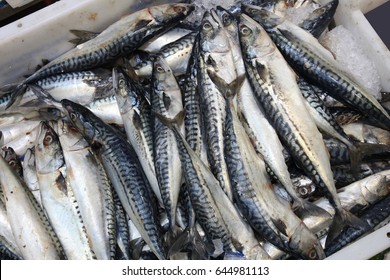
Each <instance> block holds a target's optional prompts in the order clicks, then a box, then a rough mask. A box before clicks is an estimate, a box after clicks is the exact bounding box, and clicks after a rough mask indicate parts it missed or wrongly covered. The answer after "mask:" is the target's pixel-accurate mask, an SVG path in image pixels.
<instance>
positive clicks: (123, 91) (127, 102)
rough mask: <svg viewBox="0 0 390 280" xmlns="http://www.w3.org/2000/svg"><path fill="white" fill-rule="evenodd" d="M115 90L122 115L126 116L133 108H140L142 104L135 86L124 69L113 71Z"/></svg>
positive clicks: (116, 68)
mask: <svg viewBox="0 0 390 280" xmlns="http://www.w3.org/2000/svg"><path fill="white" fill-rule="evenodd" d="M112 77H113V79H112V80H113V89H114V93H115V97H116V101H117V103H118V107H119V111H120V113H121V114H126V113H128V112H129V111H130V110H132V109H133V108H139V107H140V104H139V103H140V102H139V98H138V96H137V93H136V92H135V88H134V86H132V82H131V81H130V78H129V77H128V76H127V74H126V73H125V72H124V70H123V69H122V68H119V67H115V68H114V69H113V70H112Z"/></svg>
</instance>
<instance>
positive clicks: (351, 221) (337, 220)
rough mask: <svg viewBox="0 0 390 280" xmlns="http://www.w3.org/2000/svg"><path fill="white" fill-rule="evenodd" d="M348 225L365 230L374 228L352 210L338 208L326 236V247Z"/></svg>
mask: <svg viewBox="0 0 390 280" xmlns="http://www.w3.org/2000/svg"><path fill="white" fill-rule="evenodd" d="M347 226H349V227H352V228H355V229H361V230H363V231H364V232H367V231H370V230H372V228H371V227H370V225H369V224H368V223H367V222H365V221H363V220H361V219H359V218H358V217H356V216H355V215H353V214H352V213H351V212H348V211H347V210H344V209H341V211H340V210H336V214H335V216H334V217H333V222H332V224H331V225H330V227H329V231H328V235H327V237H326V242H325V248H326V247H328V246H329V244H331V242H332V241H334V240H335V239H336V238H337V237H338V236H339V234H340V233H341V232H342V231H343V230H344V229H345V227H347Z"/></svg>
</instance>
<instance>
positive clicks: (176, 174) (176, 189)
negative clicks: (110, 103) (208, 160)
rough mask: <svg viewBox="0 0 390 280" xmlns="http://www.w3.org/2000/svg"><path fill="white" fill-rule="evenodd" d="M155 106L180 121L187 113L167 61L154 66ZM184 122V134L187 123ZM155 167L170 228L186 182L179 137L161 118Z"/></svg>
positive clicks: (156, 130)
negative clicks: (180, 154)
mask: <svg viewBox="0 0 390 280" xmlns="http://www.w3.org/2000/svg"><path fill="white" fill-rule="evenodd" d="M152 80H153V81H152V85H153V88H152V93H151V104H152V109H153V111H154V112H155V113H157V114H159V115H160V116H163V117H165V118H167V119H178V118H180V116H181V115H182V113H183V103H182V97H181V90H180V87H179V85H178V83H177V81H176V78H175V77H174V75H173V73H172V70H171V69H170V67H169V66H168V64H167V63H166V61H165V60H163V59H162V58H159V59H157V60H156V61H155V62H154V65H153V78H152ZM180 122H181V125H180V127H181V131H183V132H184V124H183V123H182V120H181V121H180ZM153 135H154V166H155V170H156V176H157V180H158V182H159V186H160V192H161V197H162V200H163V202H164V208H165V211H166V212H167V215H168V219H169V223H170V227H171V228H173V226H174V225H175V220H176V218H175V217H176V207H177V201H178V198H179V193H180V186H181V181H182V167H181V163H180V157H179V149H178V147H177V143H176V141H175V135H174V134H173V132H172V131H171V130H170V129H169V128H168V127H166V126H165V125H164V124H163V123H162V122H161V121H160V119H159V118H158V117H155V119H154V128H153Z"/></svg>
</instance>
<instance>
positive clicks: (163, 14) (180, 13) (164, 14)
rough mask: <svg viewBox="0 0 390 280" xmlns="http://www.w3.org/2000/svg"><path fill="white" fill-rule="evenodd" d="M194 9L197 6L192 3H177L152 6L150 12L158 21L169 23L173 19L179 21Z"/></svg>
mask: <svg viewBox="0 0 390 280" xmlns="http://www.w3.org/2000/svg"><path fill="white" fill-rule="evenodd" d="M194 9H195V6H194V5H192V4H183V3H175V4H163V5H156V6H152V7H150V8H148V12H149V14H150V15H151V16H152V17H153V18H154V20H155V21H156V22H158V23H169V22H172V21H177V22H179V21H180V20H181V19H184V18H185V17H186V16H188V15H189V14H190V13H191V12H192V11H193V10H194Z"/></svg>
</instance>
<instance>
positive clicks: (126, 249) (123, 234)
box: [113, 191, 131, 260]
mask: <svg viewBox="0 0 390 280" xmlns="http://www.w3.org/2000/svg"><path fill="white" fill-rule="evenodd" d="M113 200H114V206H115V226H116V246H117V252H116V258H118V257H119V258H120V259H125V260H130V259H131V256H130V243H129V242H130V235H129V226H128V224H127V220H126V213H125V211H124V210H123V206H122V204H121V202H120V200H119V197H118V194H117V193H116V192H115V191H113Z"/></svg>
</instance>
